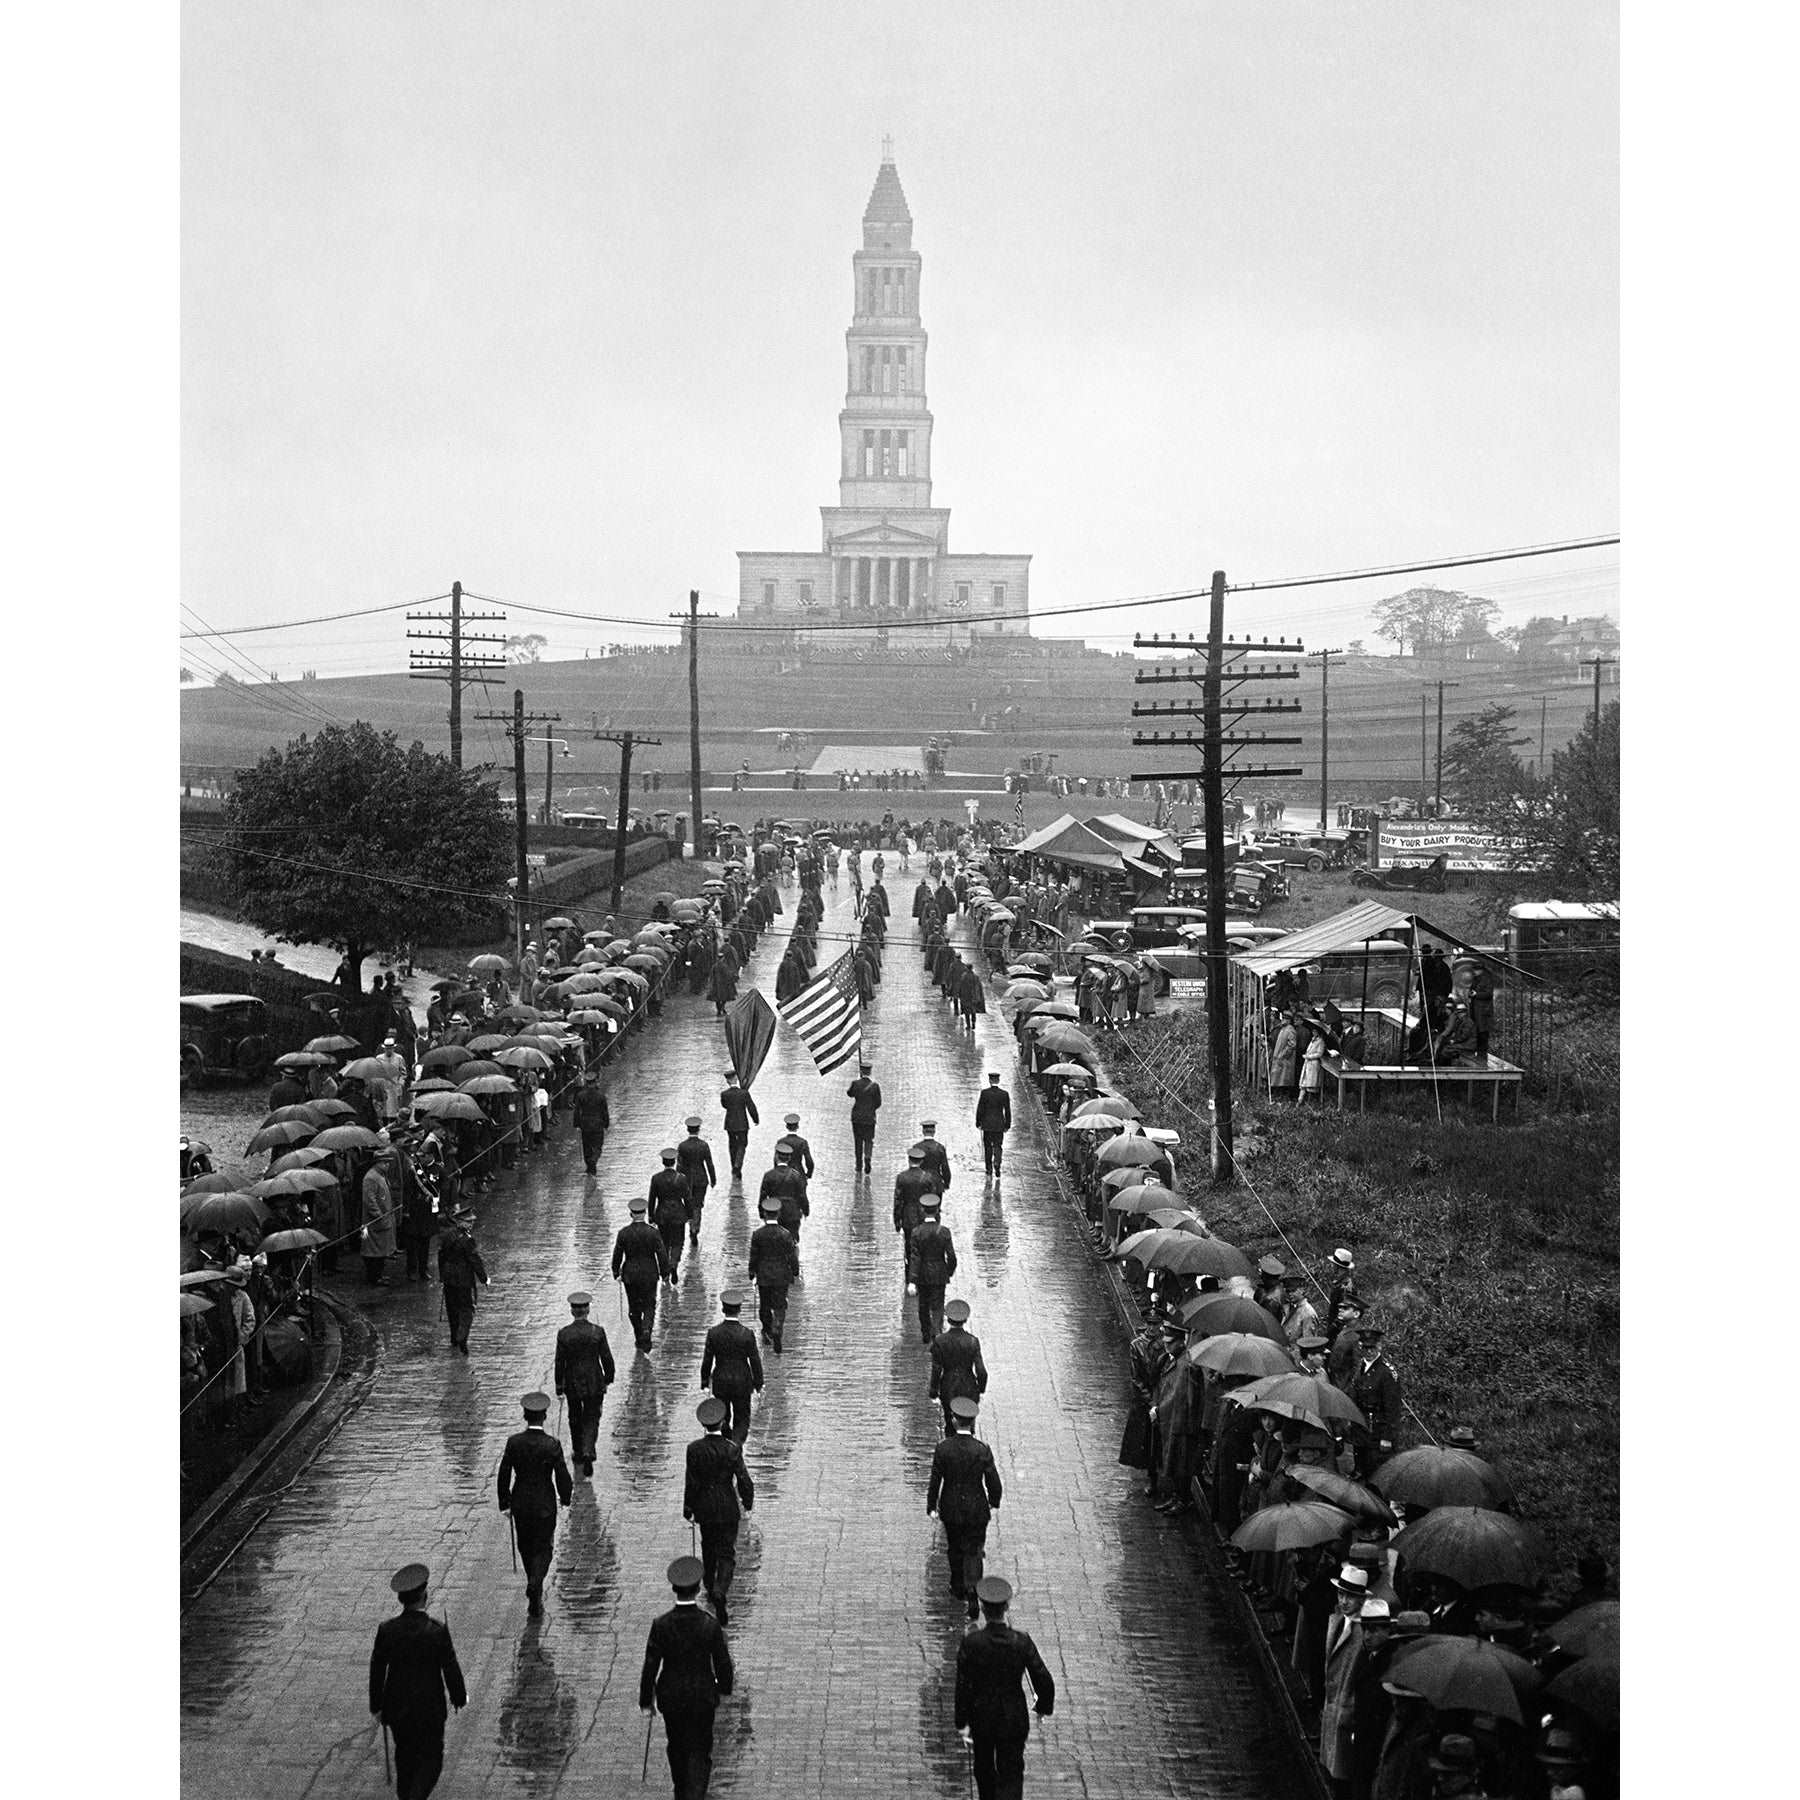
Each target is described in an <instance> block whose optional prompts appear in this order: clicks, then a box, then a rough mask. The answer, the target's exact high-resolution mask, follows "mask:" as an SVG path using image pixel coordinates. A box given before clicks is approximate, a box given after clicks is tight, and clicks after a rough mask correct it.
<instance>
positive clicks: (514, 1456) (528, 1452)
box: [499, 1392, 575, 1618]
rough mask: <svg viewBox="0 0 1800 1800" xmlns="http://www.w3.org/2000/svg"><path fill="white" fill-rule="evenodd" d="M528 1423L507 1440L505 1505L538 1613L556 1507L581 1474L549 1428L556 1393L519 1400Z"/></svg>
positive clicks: (502, 1482)
mask: <svg viewBox="0 0 1800 1800" xmlns="http://www.w3.org/2000/svg"><path fill="white" fill-rule="evenodd" d="M519 1404H520V1405H521V1406H522V1407H523V1408H524V1409H525V1429H524V1430H523V1431H515V1432H514V1433H513V1434H512V1436H511V1437H509V1438H508V1439H507V1440H506V1454H505V1455H504V1456H503V1457H501V1459H500V1475H499V1487H500V1510H501V1511H502V1512H510V1513H511V1514H512V1528H513V1536H514V1539H515V1541H516V1542H517V1544H518V1549H519V1555H520V1556H521V1557H522V1558H523V1559H524V1562H525V1602H526V1611H527V1612H529V1613H530V1614H531V1616H532V1617H533V1618H536V1617H538V1615H539V1614H541V1613H542V1612H543V1610H544V1577H545V1576H546V1575H547V1574H549V1572H550V1554H551V1551H552V1550H553V1549H554V1547H555V1544H556V1508H557V1502H558V1501H559V1500H560V1501H561V1503H562V1504H563V1505H564V1506H567V1505H568V1504H569V1502H570V1501H571V1500H573V1499H574V1497H575V1480H574V1477H573V1476H571V1475H570V1473H569V1465H568V1462H567V1461H566V1459H565V1458H564V1456H563V1447H562V1442H561V1440H560V1439H558V1438H553V1437H552V1436H551V1435H550V1434H549V1432H547V1431H546V1430H545V1429H544V1419H545V1417H546V1416H547V1415H548V1413H549V1411H550V1396H549V1395H548V1394H542V1393H536V1392H533V1393H529V1394H527V1395H526V1396H525V1397H524V1399H523V1400H521V1401H520V1403H519Z"/></svg>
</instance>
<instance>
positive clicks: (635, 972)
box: [600, 957, 650, 994]
mask: <svg viewBox="0 0 1800 1800" xmlns="http://www.w3.org/2000/svg"><path fill="white" fill-rule="evenodd" d="M625 960H626V962H627V963H628V964H629V962H630V961H631V959H630V958H629V957H627V958H626V959H625ZM600 979H601V982H602V984H607V983H610V984H611V985H612V986H614V987H623V988H628V989H629V990H630V991H631V992H632V993H634V994H647V993H649V991H650V979H649V977H648V976H647V975H645V974H644V972H643V971H642V970H641V969H633V968H629V967H627V968H622V969H608V970H607V971H606V973H605V974H604V975H603V976H601V978H600Z"/></svg>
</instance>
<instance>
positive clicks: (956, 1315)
mask: <svg viewBox="0 0 1800 1800" xmlns="http://www.w3.org/2000/svg"><path fill="white" fill-rule="evenodd" d="M968 1319H969V1303H968V1301H966V1300H952V1301H951V1302H950V1303H949V1304H948V1305H947V1306H946V1307H945V1308H944V1329H943V1330H942V1331H940V1332H939V1333H938V1334H937V1336H936V1337H934V1338H933V1339H932V1340H931V1388H930V1395H931V1398H932V1399H933V1400H936V1401H937V1402H938V1403H939V1404H940V1405H941V1406H942V1407H943V1409H944V1429H945V1431H948V1430H949V1429H950V1407H951V1404H952V1402H954V1401H956V1400H973V1401H975V1402H976V1403H977V1404H978V1405H979V1404H980V1401H981V1396H982V1395H983V1394H985V1393H986V1392H987V1384H988V1372H987V1364H986V1363H984V1362H983V1361H982V1360H981V1339H980V1338H978V1337H977V1336H976V1335H975V1334H974V1332H972V1331H965V1330H964V1329H963V1327H964V1326H965V1325H966V1324H967V1323H968Z"/></svg>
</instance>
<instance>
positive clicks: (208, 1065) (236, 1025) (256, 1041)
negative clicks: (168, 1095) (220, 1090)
mask: <svg viewBox="0 0 1800 1800" xmlns="http://www.w3.org/2000/svg"><path fill="white" fill-rule="evenodd" d="M271 1054H272V1051H271V1046H270V1043H269V1009H268V1006H267V1004H266V1003H265V1002H263V1001H261V1000H259V999H257V998H256V996H255V995H254V994H183V995H182V996H181V1085H182V1086H183V1087H184V1088H185V1087H199V1086H201V1085H202V1084H203V1083H205V1082H208V1081H212V1080H214V1079H217V1078H219V1077H230V1078H232V1079H235V1080H238V1081H260V1080H261V1079H262V1077H263V1076H264V1075H266V1074H267V1073H268V1069H269V1061H270V1057H271Z"/></svg>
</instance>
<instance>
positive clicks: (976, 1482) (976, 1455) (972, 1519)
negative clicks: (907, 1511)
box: [925, 1398, 1001, 1619]
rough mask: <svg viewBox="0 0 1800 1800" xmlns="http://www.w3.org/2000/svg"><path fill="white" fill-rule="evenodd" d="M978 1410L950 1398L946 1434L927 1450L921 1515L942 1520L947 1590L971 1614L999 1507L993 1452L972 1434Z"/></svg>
mask: <svg viewBox="0 0 1800 1800" xmlns="http://www.w3.org/2000/svg"><path fill="white" fill-rule="evenodd" d="M976 1411H977V1408H976V1405H975V1402H974V1401H973V1400H970V1399H967V1398H964V1399H958V1400H952V1401H951V1402H950V1433H949V1435H948V1436H947V1437H944V1438H941V1439H940V1440H939V1442H938V1446H937V1448H936V1449H935V1450H933V1451H932V1453H931V1480H930V1483H929V1484H928V1486H927V1487H926V1489H925V1516H926V1517H927V1518H934V1517H938V1518H942V1519H943V1521H944V1550H945V1553H946V1555H947V1556H948V1557H949V1560H950V1591H951V1593H953V1594H954V1595H955V1596H956V1597H957V1598H958V1599H959V1600H966V1601H967V1602H968V1607H969V1617H970V1618H971V1619H972V1618H974V1616H975V1584H976V1582H978V1581H979V1580H980V1579H981V1557H982V1552H983V1550H985V1549H986V1547H987V1528H988V1520H989V1519H990V1518H991V1517H992V1516H993V1513H994V1512H997V1511H998V1510H999V1507H1000V1494H1001V1487H1000V1471H999V1469H998V1468H996V1467H995V1465H994V1453H993V1451H991V1450H990V1449H989V1448H988V1447H987V1445H986V1444H984V1443H983V1442H982V1441H981V1439H980V1438H978V1437H976V1436H975V1435H974V1434H975V1414H976Z"/></svg>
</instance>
